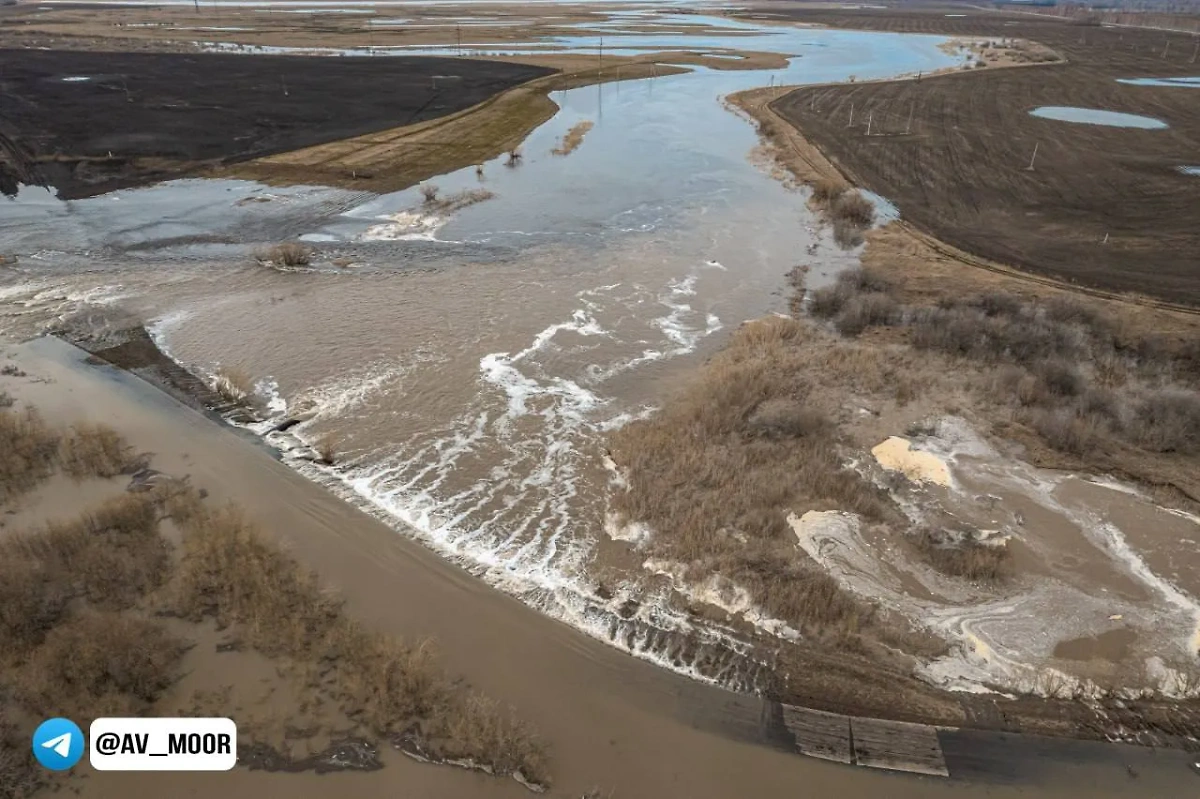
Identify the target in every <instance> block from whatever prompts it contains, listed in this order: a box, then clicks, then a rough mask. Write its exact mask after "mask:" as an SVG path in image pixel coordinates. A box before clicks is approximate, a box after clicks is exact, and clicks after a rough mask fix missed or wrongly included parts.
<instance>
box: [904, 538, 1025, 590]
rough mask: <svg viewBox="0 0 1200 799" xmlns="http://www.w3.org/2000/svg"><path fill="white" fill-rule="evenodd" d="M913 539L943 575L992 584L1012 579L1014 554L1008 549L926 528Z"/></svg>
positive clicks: (930, 562) (919, 550) (922, 553)
mask: <svg viewBox="0 0 1200 799" xmlns="http://www.w3.org/2000/svg"><path fill="white" fill-rule="evenodd" d="M911 538H912V542H913V544H914V545H915V546H916V548H917V551H918V552H920V553H921V555H922V556H923V557H924V558H925V560H926V561H927V562H928V563H929V565H931V566H932V567H933V568H934V569H936V570H937V571H939V572H941V573H942V574H945V575H948V576H950V577H960V578H962V579H964V580H971V581H972V582H989V583H994V582H999V581H1002V580H1005V579H1007V578H1008V577H1010V576H1011V572H1012V553H1011V552H1010V551H1009V549H1008V547H1007V546H1003V545H997V546H993V545H989V544H983V543H980V542H979V541H976V540H975V539H974V538H972V537H970V536H969V535H965V534H959V533H955V532H953V531H949V530H945V529H939V528H933V527H923V528H921V529H919V530H917V531H916V532H915V533H914V534H913V535H912V537H911Z"/></svg>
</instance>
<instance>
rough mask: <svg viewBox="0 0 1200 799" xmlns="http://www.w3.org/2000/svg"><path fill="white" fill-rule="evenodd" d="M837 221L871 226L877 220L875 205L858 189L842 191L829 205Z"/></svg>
mask: <svg viewBox="0 0 1200 799" xmlns="http://www.w3.org/2000/svg"><path fill="white" fill-rule="evenodd" d="M829 212H830V215H831V216H832V217H833V219H834V220H835V221H839V220H840V221H843V222H847V223H849V224H851V225H855V226H857V227H861V228H865V227H870V226H871V224H872V223H873V222H874V221H875V206H874V205H873V204H872V203H871V201H870V200H868V199H867V198H866V197H864V196H862V195H861V194H860V193H858V192H857V191H847V192H844V193H842V194H841V195H840V196H838V198H837V199H836V200H834V201H833V203H832V204H831V205H830V206H829Z"/></svg>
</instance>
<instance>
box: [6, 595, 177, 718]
mask: <svg viewBox="0 0 1200 799" xmlns="http://www.w3.org/2000/svg"><path fill="white" fill-rule="evenodd" d="M187 648H188V646H187V644H186V643H185V642H184V641H182V640H180V639H178V638H176V637H175V636H173V635H171V634H170V633H168V632H167V631H166V629H165V628H164V627H163V626H162V624H161V623H158V622H154V621H150V620H147V619H141V618H137V617H133V616H128V615H123V614H117V613H95V612H83V613H79V614H77V615H75V616H73V617H71V618H70V619H68V620H67V621H66V622H64V623H63V624H60V625H58V626H57V627H55V628H54V629H53V630H51V631H50V632H49V634H48V635H47V636H46V639H45V641H44V642H43V643H42V645H41V646H40V647H38V649H37V650H36V652H34V653H33V655H32V657H31V658H30V659H29V661H28V663H27V664H26V665H25V667H24V668H23V669H22V670H21V672H20V675H19V677H18V679H17V682H16V693H17V694H18V696H20V698H21V703H22V704H23V705H24V706H25V707H26V708H28V709H29V710H31V711H33V712H34V713H36V714H37V715H39V716H57V715H63V716H68V717H71V718H74V719H76V720H77V721H79V722H80V723H84V724H86V723H87V721H88V720H90V719H93V718H96V717H99V716H129V715H140V714H143V713H145V712H146V711H147V710H148V708H149V706H150V705H151V704H152V703H153V702H154V701H155V700H156V699H158V697H159V696H160V695H161V694H162V692H163V691H164V690H166V689H167V688H168V687H169V686H170V685H171V684H172V683H174V682H175V680H176V679H178V677H179V671H178V670H179V662H180V660H181V658H182V657H183V655H184V653H185V652H186V651H187Z"/></svg>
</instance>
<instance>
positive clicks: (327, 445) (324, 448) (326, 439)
mask: <svg viewBox="0 0 1200 799" xmlns="http://www.w3.org/2000/svg"><path fill="white" fill-rule="evenodd" d="M340 448H341V439H339V438H338V436H337V435H336V434H335V433H332V432H331V433H326V434H325V435H323V436H321V437H320V438H319V439H317V445H316V447H315V449H316V451H317V457H318V458H320V459H321V463H324V464H326V465H332V464H333V463H334V462H335V461H337V457H338V451H339V449H340Z"/></svg>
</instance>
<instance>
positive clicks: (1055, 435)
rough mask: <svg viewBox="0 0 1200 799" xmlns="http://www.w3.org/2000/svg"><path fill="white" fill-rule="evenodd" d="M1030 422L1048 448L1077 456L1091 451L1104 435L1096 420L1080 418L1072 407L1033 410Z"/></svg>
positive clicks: (1098, 421) (1089, 417) (1101, 426)
mask: <svg viewBox="0 0 1200 799" xmlns="http://www.w3.org/2000/svg"><path fill="white" fill-rule="evenodd" d="M1030 422H1031V424H1032V427H1033V429H1034V430H1036V431H1037V433H1038V435H1040V436H1041V437H1042V440H1043V441H1045V442H1046V443H1047V444H1048V445H1049V446H1051V447H1053V448H1054V449H1056V450H1059V451H1060V452H1066V453H1069V454H1071V455H1077V456H1084V455H1087V454H1089V453H1090V452H1092V451H1093V450H1094V449H1095V448H1096V446H1097V445H1098V444H1099V443H1100V441H1101V440H1102V437H1103V432H1104V430H1103V424H1102V423H1101V421H1100V420H1099V419H1097V418H1096V417H1095V416H1083V415H1080V414H1079V413H1078V412H1077V411H1076V410H1075V409H1074V408H1058V409H1055V410H1046V409H1042V410H1037V411H1033V412H1031V416H1030Z"/></svg>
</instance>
